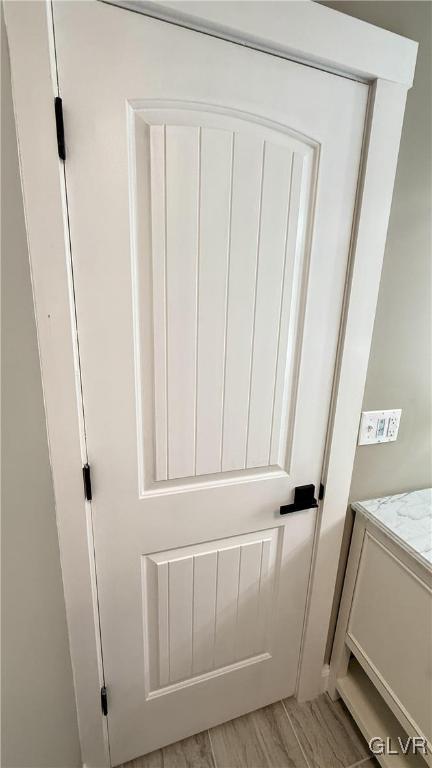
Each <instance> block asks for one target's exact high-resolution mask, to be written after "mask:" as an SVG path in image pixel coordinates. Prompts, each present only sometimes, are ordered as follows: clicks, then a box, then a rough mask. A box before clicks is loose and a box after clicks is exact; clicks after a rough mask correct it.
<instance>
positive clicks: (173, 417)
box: [166, 126, 199, 478]
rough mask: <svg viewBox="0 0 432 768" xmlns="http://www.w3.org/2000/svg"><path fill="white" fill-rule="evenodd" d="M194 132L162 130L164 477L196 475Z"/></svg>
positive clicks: (196, 172)
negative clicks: (164, 210) (165, 347)
mask: <svg viewBox="0 0 432 768" xmlns="http://www.w3.org/2000/svg"><path fill="white" fill-rule="evenodd" d="M198 190H199V129H198V128H191V127H185V126H167V128H166V208H167V234H166V239H167V306H168V313H167V325H168V341H167V344H168V355H167V359H168V366H167V367H168V371H167V376H168V422H169V432H168V476H169V477H170V478H171V477H172V478H179V477H189V476H192V475H194V473H195V404H196V401H195V384H196V372H195V365H196V286H197V260H198V216H199V206H198Z"/></svg>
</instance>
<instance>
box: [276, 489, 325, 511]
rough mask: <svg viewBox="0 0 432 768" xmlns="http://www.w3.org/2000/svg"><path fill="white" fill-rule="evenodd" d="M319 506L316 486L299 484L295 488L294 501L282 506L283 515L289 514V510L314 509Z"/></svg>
mask: <svg viewBox="0 0 432 768" xmlns="http://www.w3.org/2000/svg"><path fill="white" fill-rule="evenodd" d="M317 506H318V502H317V500H316V498H315V486H314V485H312V483H311V484H310V485H297V486H296V487H295V488H294V503H293V504H285V505H284V506H283V507H281V508H280V513H281V515H287V514H288V513H289V512H300V511H301V510H302V509H313V508H314V507H317Z"/></svg>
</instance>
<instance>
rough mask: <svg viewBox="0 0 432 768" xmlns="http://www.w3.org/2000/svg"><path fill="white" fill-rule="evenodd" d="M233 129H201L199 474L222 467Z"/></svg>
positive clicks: (198, 382)
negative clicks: (226, 291)
mask: <svg viewBox="0 0 432 768" xmlns="http://www.w3.org/2000/svg"><path fill="white" fill-rule="evenodd" d="M232 141H233V137H232V134H231V133H229V132H228V131H220V130H215V129H206V128H203V129H202V137H201V183H200V242H199V252H200V269H199V311H198V371H197V425H196V426H197V434H196V474H197V475H202V474H207V473H212V472H219V471H220V445H221V438H222V400H223V379H224V354H225V327H224V321H225V289H226V280H227V257H228V245H229V218H230V198H231V173H232V168H231V155H232V149H231V147H232Z"/></svg>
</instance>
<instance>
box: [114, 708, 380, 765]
mask: <svg viewBox="0 0 432 768" xmlns="http://www.w3.org/2000/svg"><path fill="white" fill-rule="evenodd" d="M360 765H361V766H362V768H374V766H376V765H377V764H376V763H375V761H374V760H373V759H372V758H371V757H370V753H369V750H368V747H367V744H366V742H365V741H364V739H363V737H362V736H361V734H360V733H359V731H358V730H357V728H356V726H355V724H354V722H353V720H352V719H351V717H350V715H349V713H348V712H347V710H346V709H345V707H344V706H343V704H342V703H341V702H340V701H337V702H333V701H331V699H330V698H329V697H328V696H327V695H322V696H319V697H318V698H317V699H315V700H314V701H310V702H307V703H306V704H298V703H297V702H296V701H295V700H294V699H285V700H284V701H278V702H277V703H276V704H272V705H271V706H269V707H265V708H264V709H259V710H257V711H256V712H251V714H249V715H244V716H243V717H239V718H237V719H236V720H230V721H229V722H228V723H224V724H223V725H219V726H217V727H216V728H211V729H210V730H209V731H204V732H203V733H199V734H198V735H197V736H191V737H190V738H188V739H184V740H183V741H178V742H177V743H176V744H172V745H171V746H169V747H164V749H158V750H156V752H152V753H151V754H149V755H145V756H144V757H139V758H137V759H136V760H131V761H130V762H128V763H124V764H123V765H122V766H120V768H354V766H355V767H356V768H357V766H360Z"/></svg>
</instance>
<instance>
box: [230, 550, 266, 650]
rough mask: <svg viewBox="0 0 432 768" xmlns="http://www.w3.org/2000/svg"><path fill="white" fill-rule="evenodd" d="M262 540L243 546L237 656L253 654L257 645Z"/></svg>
mask: <svg viewBox="0 0 432 768" xmlns="http://www.w3.org/2000/svg"><path fill="white" fill-rule="evenodd" d="M261 550H262V542H261V541H256V542H254V543H253V544H244V545H243V546H242V547H241V558H240V573H239V594H238V611H237V637H236V657H237V659H245V658H247V657H248V656H251V655H252V654H253V652H254V648H255V645H256V633H257V618H258V598H259V579H260V569H261Z"/></svg>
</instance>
